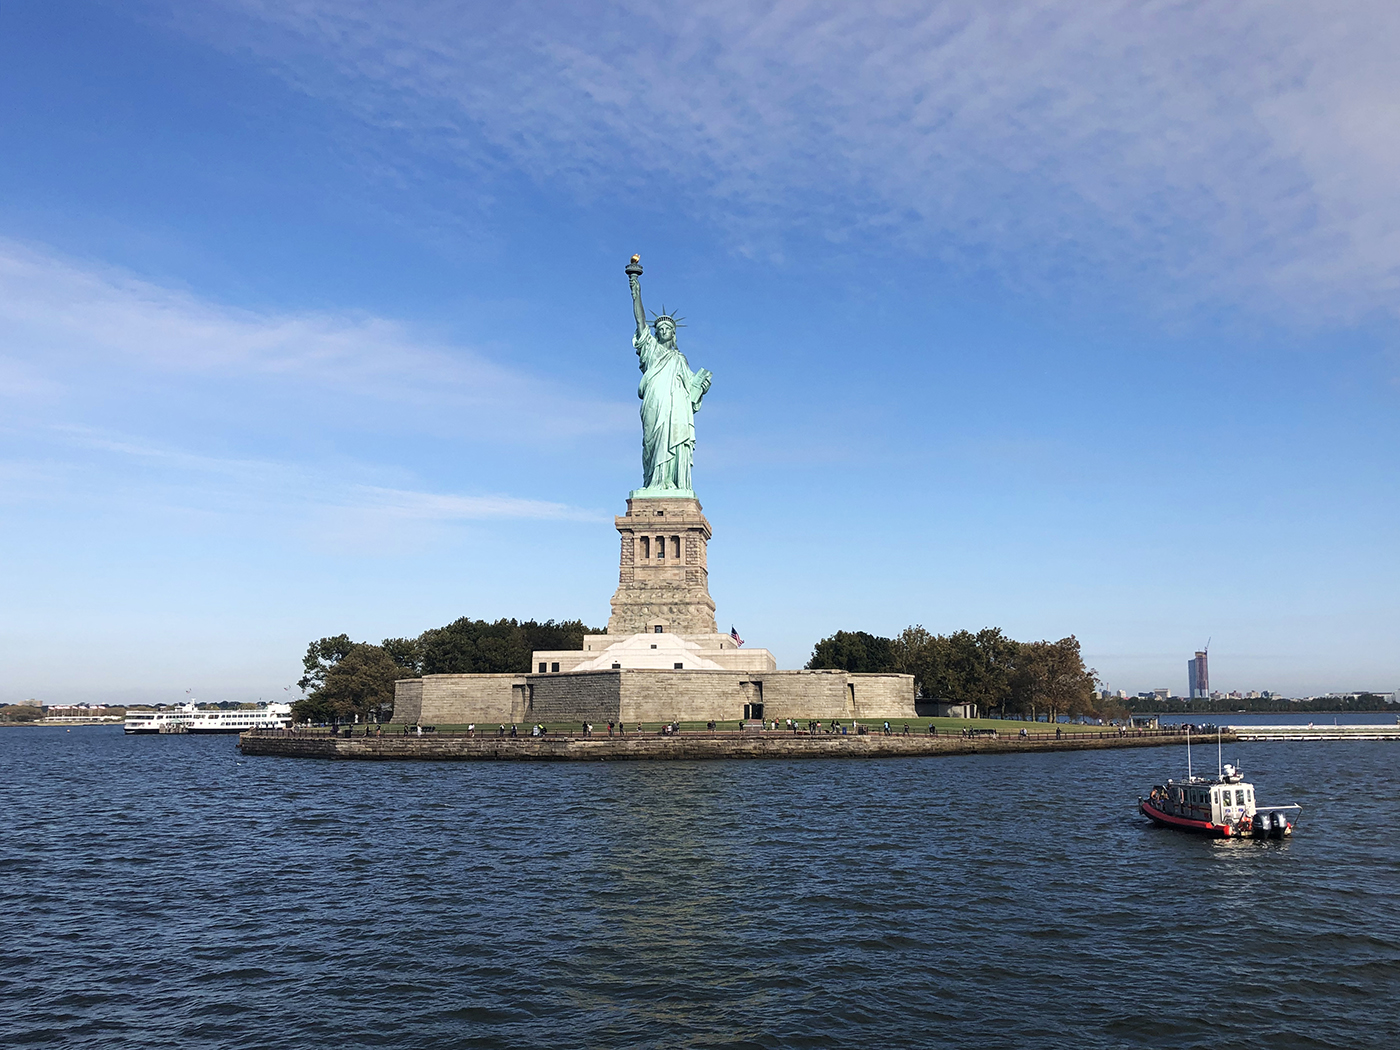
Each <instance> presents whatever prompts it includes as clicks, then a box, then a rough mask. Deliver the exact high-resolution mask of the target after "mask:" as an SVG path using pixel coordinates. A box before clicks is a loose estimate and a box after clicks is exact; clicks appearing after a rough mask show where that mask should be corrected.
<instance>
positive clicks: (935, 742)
mask: <svg viewBox="0 0 1400 1050" xmlns="http://www.w3.org/2000/svg"><path fill="white" fill-rule="evenodd" d="M1222 739H1224V741H1225V742H1226V743H1234V741H1235V739H1236V738H1235V736H1234V735H1233V734H1229V733H1227V734H1225V735H1224V737H1223V738H1222ZM1198 742H1199V741H1198ZM1185 743H1186V737H1185V734H1183V733H1142V734H1138V735H1133V734H1129V735H1127V736H1120V735H1118V734H1116V733H1113V734H1110V733H1093V734H1090V733H1076V734H1065V736H1063V737H1062V738H1060V739H1055V738H1054V737H1052V736H1049V735H1048V734H1047V735H1046V736H1044V737H1029V738H1021V737H1019V736H1005V737H989V736H975V737H963V736H951V735H939V736H926V735H914V734H911V735H909V736H884V735H879V734H870V735H863V736H835V735H832V736H828V735H818V736H808V735H805V734H803V735H792V734H789V733H783V732H766V733H765V732H763V731H758V730H754V731H749V732H742V733H741V732H717V733H713V734H711V733H707V732H697V733H679V734H675V735H670V736H660V735H641V736H639V735H637V734H629V735H627V736H625V737H607V736H601V737H599V736H593V737H568V736H544V737H529V736H526V737H514V738H512V737H502V736H494V735H493V736H480V735H478V736H467V735H466V734H447V733H426V734H424V735H423V736H416V735H414V736H403V735H399V734H391V735H386V736H379V737H374V736H371V737H364V736H357V737H343V736H331V735H330V734H328V733H306V732H300V733H299V732H295V731H292V732H288V731H278V730H254V731H252V732H247V733H243V734H241V735H240V736H239V738H238V748H239V750H240V751H241V752H242V753H243V754H244V755H267V756H274V757H281V758H316V759H323V760H331V761H334V760H348V761H370V762H403V761H429V762H473V761H477V762H480V761H486V762H493V761H494V762H500V761H516V762H520V761H524V762H617V761H694V760H705V759H711V760H713V759H726V758H905V757H910V756H937V755H977V754H1007V753H1012V752H1044V751H1089V750H1099V749H1104V748H1122V747H1165V746H1169V745H1183V744H1185Z"/></svg>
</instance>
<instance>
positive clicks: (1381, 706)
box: [1122, 693, 1400, 715]
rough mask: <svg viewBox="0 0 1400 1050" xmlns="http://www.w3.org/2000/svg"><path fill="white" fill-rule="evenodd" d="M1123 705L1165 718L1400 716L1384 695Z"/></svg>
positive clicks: (1132, 701)
mask: <svg viewBox="0 0 1400 1050" xmlns="http://www.w3.org/2000/svg"><path fill="white" fill-rule="evenodd" d="M1122 703H1124V704H1126V705H1127V706H1128V709H1129V710H1130V711H1133V712H1144V713H1150V714H1163V715H1194V714H1231V713H1234V712H1237V711H1248V712H1250V713H1254V712H1261V713H1267V712H1275V711H1289V712H1296V713H1300V714H1307V713H1308V712H1312V711H1316V712H1318V713H1323V712H1326V713H1332V714H1340V713H1342V712H1358V713H1366V714H1374V713H1375V712H1377V711H1385V712H1391V713H1400V707H1397V705H1396V704H1394V703H1393V702H1391V700H1390V699H1389V697H1387V696H1385V695H1384V694H1382V693H1358V694H1356V695H1355V696H1331V697H1328V696H1317V697H1310V698H1308V699H1306V700H1288V699H1285V698H1284V697H1281V696H1246V697H1239V696H1236V697H1220V698H1219V699H1218V700H1210V699H1207V698H1205V697H1196V698H1195V699H1188V698H1187V697H1184V696H1168V697H1160V696H1154V697H1145V696H1135V697H1130V698H1129V699H1127V700H1124V701H1122Z"/></svg>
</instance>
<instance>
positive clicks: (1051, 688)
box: [1011, 635, 1098, 722]
mask: <svg viewBox="0 0 1400 1050" xmlns="http://www.w3.org/2000/svg"><path fill="white" fill-rule="evenodd" d="M1097 682H1098V674H1097V672H1096V671H1094V670H1093V669H1092V668H1086V667H1085V666H1084V658H1083V656H1082V654H1081V653H1080V651H1079V639H1078V638H1076V637H1075V636H1074V635H1070V636H1069V637H1067V638H1061V639H1060V640H1059V641H1058V642H1046V641H1041V642H1025V643H1022V644H1021V645H1020V646H1019V651H1018V653H1017V657H1016V663H1015V670H1014V672H1013V674H1012V676H1011V684H1012V698H1013V703H1014V705H1015V708H1016V710H1018V711H1021V712H1022V713H1026V714H1029V715H1030V716H1031V718H1033V719H1034V718H1035V717H1036V716H1037V713H1038V712H1040V711H1045V712H1046V713H1047V714H1048V715H1049V717H1050V721H1052V722H1054V721H1056V720H1057V719H1058V718H1059V716H1060V715H1062V714H1065V715H1069V716H1070V717H1071V718H1078V717H1082V716H1083V715H1086V714H1088V713H1089V712H1090V711H1091V710H1092V709H1093V703H1094V686H1095V685H1096V684H1097Z"/></svg>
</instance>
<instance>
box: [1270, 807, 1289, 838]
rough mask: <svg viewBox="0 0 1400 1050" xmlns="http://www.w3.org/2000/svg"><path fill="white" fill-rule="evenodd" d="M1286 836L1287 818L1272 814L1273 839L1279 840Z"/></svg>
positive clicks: (1279, 814)
mask: <svg viewBox="0 0 1400 1050" xmlns="http://www.w3.org/2000/svg"><path fill="white" fill-rule="evenodd" d="M1287 834H1288V818H1287V817H1285V816H1284V815H1283V814H1282V813H1275V814H1274V832H1273V836H1274V838H1276V839H1281V838H1283V836H1285V835H1287Z"/></svg>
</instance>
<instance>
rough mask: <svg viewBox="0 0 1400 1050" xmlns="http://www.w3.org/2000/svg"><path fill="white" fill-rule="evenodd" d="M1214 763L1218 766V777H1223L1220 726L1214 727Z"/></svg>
mask: <svg viewBox="0 0 1400 1050" xmlns="http://www.w3.org/2000/svg"><path fill="white" fill-rule="evenodd" d="M1215 764H1216V766H1218V767H1219V770H1220V777H1221V779H1222V780H1223V779H1224V778H1225V759H1223V758H1222V757H1221V755H1220V727H1219V726H1216V727H1215Z"/></svg>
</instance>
